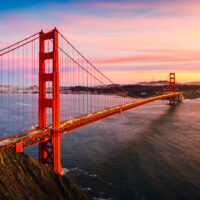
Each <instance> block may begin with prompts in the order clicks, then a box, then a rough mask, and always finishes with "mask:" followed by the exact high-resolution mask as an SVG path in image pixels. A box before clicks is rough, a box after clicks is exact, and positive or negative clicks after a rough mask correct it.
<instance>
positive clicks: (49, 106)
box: [0, 29, 182, 173]
mask: <svg viewBox="0 0 200 200" xmlns="http://www.w3.org/2000/svg"><path fill="white" fill-rule="evenodd" d="M38 41H39V42H38ZM0 84H1V85H0V93H1V97H0V107H1V110H0V116H1V119H0V132H1V134H0V137H1V140H0V150H4V149H7V148H12V149H14V150H15V151H16V152H20V151H23V149H24V148H27V147H30V146H32V145H36V144H39V161H40V162H41V163H43V164H44V165H47V166H51V167H52V169H53V170H54V171H55V172H58V173H60V172H61V162H60V141H61V135H62V134H65V133H68V132H69V131H72V130H74V129H78V128H80V127H82V126H86V125H88V124H90V123H94V122H96V121H98V120H101V119H105V118H107V117H110V116H112V115H114V114H118V113H122V112H124V111H126V110H129V109H132V108H134V107H137V106H141V105H143V104H146V103H150V102H152V101H156V100H159V99H169V101H170V104H171V105H176V101H177V100H181V97H182V94H181V92H176V83H175V73H170V75H169V89H168V92H166V91H165V92H164V93H160V94H159V95H157V96H151V97H148V98H141V97H138V96H136V95H134V94H133V93H131V92H130V91H126V90H125V89H124V88H122V87H121V86H119V85H118V84H115V83H114V82H112V81H111V80H110V79H109V78H108V77H107V76H105V75H104V74H103V73H102V72H101V71H99V70H98V69H97V68H96V67H95V66H94V65H93V64H92V63H91V62H90V61H89V60H87V59H86V58H85V57H84V56H83V55H82V54H81V53H80V52H79V51H78V50H77V49H76V48H75V47H74V46H73V45H72V44H71V43H70V42H69V41H68V40H67V39H66V38H65V37H64V36H63V35H62V34H61V33H60V32H59V31H58V30H57V29H54V30H52V31H50V32H47V33H44V32H43V31H41V32H40V33H36V34H34V35H32V36H30V37H28V38H26V39H24V40H21V41H19V42H17V43H15V44H13V45H10V46H8V47H6V48H4V49H1V50H0Z"/></svg>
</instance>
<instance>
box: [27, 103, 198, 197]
mask: <svg viewBox="0 0 200 200" xmlns="http://www.w3.org/2000/svg"><path fill="white" fill-rule="evenodd" d="M198 116H200V99H196V100H185V101H184V102H183V103H182V104H180V105H178V106H176V107H175V108H174V107H171V108H170V107H169V105H167V101H157V102H153V103H150V104H146V105H143V106H141V107H138V108H135V109H132V110H130V111H127V112H125V113H123V114H119V115H115V116H112V117H110V118H107V119H104V120H102V121H99V122H96V123H94V124H91V125H88V126H86V127H83V128H81V129H78V130H75V131H73V132H70V133H68V134H66V135H63V136H62V142H61V148H62V155H61V159H62V167H63V169H64V171H65V172H66V174H67V175H68V176H69V177H70V178H71V179H72V180H73V181H74V182H75V183H76V184H77V185H79V186H80V187H81V188H82V189H83V190H84V191H85V192H86V193H87V194H88V195H89V196H90V197H93V198H94V197H96V198H100V197H101V198H104V199H109V198H111V199H116V200H129V199H130V200H132V199H167V200H168V199H181V200H183V199H192V200H193V199H200V135H199V134H200V126H199V123H200V122H199V118H198ZM26 152H29V153H30V154H31V155H33V156H35V157H36V154H37V147H36V146H35V147H33V148H29V149H27V150H26Z"/></svg>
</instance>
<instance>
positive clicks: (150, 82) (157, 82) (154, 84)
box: [134, 81, 169, 86]
mask: <svg viewBox="0 0 200 200" xmlns="http://www.w3.org/2000/svg"><path fill="white" fill-rule="evenodd" d="M168 84H169V82H168V81H149V82H139V83H136V84H134V85H143V86H162V85H168Z"/></svg>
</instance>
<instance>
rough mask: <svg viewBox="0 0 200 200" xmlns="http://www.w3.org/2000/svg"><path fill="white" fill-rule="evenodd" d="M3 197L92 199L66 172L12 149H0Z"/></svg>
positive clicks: (43, 199)
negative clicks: (54, 169)
mask: <svg viewBox="0 0 200 200" xmlns="http://www.w3.org/2000/svg"><path fill="white" fill-rule="evenodd" d="M0 199H2V200H12V199H15V200H18V199H20V200H35V199H37V200H39V199H41V200H45V199H48V200H50V199H51V200H54V199H59V200H62V199H63V200H64V199H67V200H89V198H88V197H87V195H86V194H85V193H84V192H82V191H81V190H80V189H79V188H78V187H77V186H75V185H74V184H73V183H72V182H71V181H70V180H69V179H68V178H67V177H66V176H62V175H60V174H57V173H55V172H53V171H52V170H51V169H50V168H49V167H46V166H44V165H42V164H40V163H39V162H38V161H37V160H35V159H34V158H32V157H31V156H29V155H27V154H25V153H23V152H21V153H15V152H13V151H12V150H11V149H7V150H5V151H0Z"/></svg>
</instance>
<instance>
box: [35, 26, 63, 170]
mask: <svg viewBox="0 0 200 200" xmlns="http://www.w3.org/2000/svg"><path fill="white" fill-rule="evenodd" d="M40 36H41V37H40V54H39V112H38V113H39V128H40V129H43V128H45V127H46V121H47V120H46V108H47V107H50V108H52V125H53V129H52V131H51V137H50V138H49V139H48V140H44V141H42V142H40V143H39V161H40V162H41V163H42V164H44V165H47V166H51V167H52V169H53V170H54V171H55V172H57V173H60V172H61V162H60V141H61V133H60V132H59V128H60V99H59V66H58V31H57V30H56V29H54V30H53V31H52V32H48V33H46V34H45V33H43V31H41V32H40ZM50 39H52V40H53V51H52V52H45V40H50ZM47 59H50V60H52V63H53V70H52V73H46V72H45V60H47ZM47 81H52V85H53V96H52V99H47V98H46V82H47Z"/></svg>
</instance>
